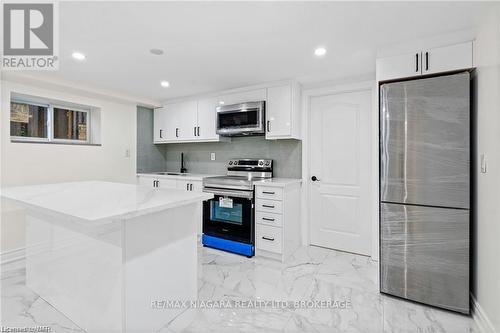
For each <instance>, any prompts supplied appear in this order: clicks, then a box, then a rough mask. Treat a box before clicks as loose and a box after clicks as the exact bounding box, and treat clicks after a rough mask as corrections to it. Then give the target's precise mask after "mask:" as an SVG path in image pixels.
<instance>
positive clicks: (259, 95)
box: [219, 88, 267, 105]
mask: <svg viewBox="0 0 500 333" xmlns="http://www.w3.org/2000/svg"><path fill="white" fill-rule="evenodd" d="M266 97H267V92H266V89H265V88H262V89H253V90H247V91H241V92H236V93H231V94H225V95H221V96H219V102H221V103H223V104H224V105H231V104H238V103H244V102H259V101H265V100H266Z"/></svg>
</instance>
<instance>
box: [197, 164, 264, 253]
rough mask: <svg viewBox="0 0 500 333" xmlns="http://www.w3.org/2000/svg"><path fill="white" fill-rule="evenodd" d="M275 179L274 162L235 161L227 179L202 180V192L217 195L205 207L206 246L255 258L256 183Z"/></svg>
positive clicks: (210, 178) (222, 177) (230, 166)
mask: <svg viewBox="0 0 500 333" xmlns="http://www.w3.org/2000/svg"><path fill="white" fill-rule="evenodd" d="M272 176H273V161H272V160H269V159H233V160H230V161H229V162H228V163H227V175H226V176H219V177H207V178H204V179H203V192H208V193H213V194H214V198H213V199H211V200H208V201H205V202H204V203H203V236H202V243H203V245H204V246H208V247H213V248H217V249H220V250H224V251H229V252H233V253H237V254H243V255H246V256H247V257H252V256H253V255H254V253H255V251H254V239H255V237H254V233H255V231H254V230H255V227H254V225H255V214H254V181H257V180H262V179H266V178H271V177H272Z"/></svg>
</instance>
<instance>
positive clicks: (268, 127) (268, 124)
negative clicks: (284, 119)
mask: <svg viewBox="0 0 500 333" xmlns="http://www.w3.org/2000/svg"><path fill="white" fill-rule="evenodd" d="M267 131H268V132H271V121H270V120H268V121H267Z"/></svg>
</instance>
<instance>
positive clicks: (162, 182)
mask: <svg viewBox="0 0 500 333" xmlns="http://www.w3.org/2000/svg"><path fill="white" fill-rule="evenodd" d="M157 180H158V182H157V184H158V187H161V188H177V182H176V180H175V179H168V178H159V179H157Z"/></svg>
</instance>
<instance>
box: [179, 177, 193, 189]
mask: <svg viewBox="0 0 500 333" xmlns="http://www.w3.org/2000/svg"><path fill="white" fill-rule="evenodd" d="M190 183H191V182H190V181H189V180H179V179H178V180H177V189H179V190H184V191H189V184H190Z"/></svg>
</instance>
